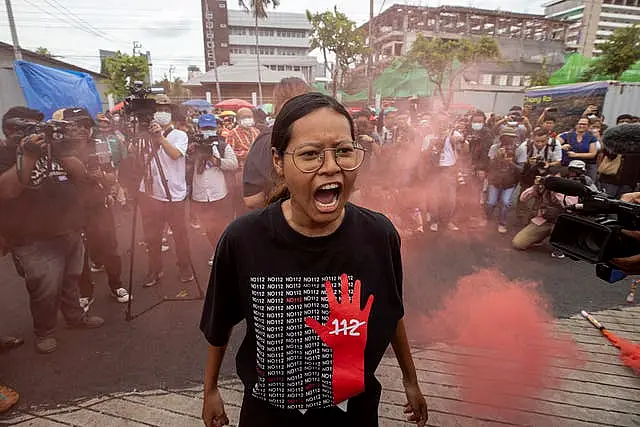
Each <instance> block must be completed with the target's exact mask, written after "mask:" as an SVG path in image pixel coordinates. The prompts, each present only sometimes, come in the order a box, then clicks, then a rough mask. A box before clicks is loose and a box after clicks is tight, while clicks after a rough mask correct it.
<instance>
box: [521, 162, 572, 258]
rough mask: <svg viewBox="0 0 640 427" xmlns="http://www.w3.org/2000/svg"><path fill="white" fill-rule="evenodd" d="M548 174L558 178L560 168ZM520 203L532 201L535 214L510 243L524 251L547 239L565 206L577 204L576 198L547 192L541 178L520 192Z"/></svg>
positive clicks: (555, 168) (551, 169) (557, 167)
mask: <svg viewBox="0 0 640 427" xmlns="http://www.w3.org/2000/svg"><path fill="white" fill-rule="evenodd" d="M548 173H549V176H560V167H559V166H552V167H550V168H549V171H548ZM520 201H522V202H523V203H527V202H529V201H533V202H534V206H535V212H536V215H535V216H534V217H533V218H532V219H531V222H530V223H529V224H528V225H527V226H526V227H524V228H523V229H522V230H520V232H519V233H518V234H516V236H515V237H514V238H513V241H512V244H513V247H514V248H515V249H518V250H521V251H524V250H527V249H529V248H530V247H531V246H533V245H535V244H537V243H541V242H543V241H544V240H545V239H546V238H547V237H549V236H550V235H551V232H552V231H553V227H554V225H555V222H556V220H557V219H558V216H559V215H560V214H561V213H562V212H564V208H565V207H566V206H569V205H573V204H575V203H577V202H578V198H577V197H573V196H565V195H564V194H560V193H555V192H552V191H550V190H547V189H546V188H545V187H544V179H543V177H541V176H537V177H535V181H534V184H533V185H532V186H531V187H528V188H527V189H526V190H524V191H523V192H522V194H521V195H520ZM557 255H559V253H558V254H557Z"/></svg>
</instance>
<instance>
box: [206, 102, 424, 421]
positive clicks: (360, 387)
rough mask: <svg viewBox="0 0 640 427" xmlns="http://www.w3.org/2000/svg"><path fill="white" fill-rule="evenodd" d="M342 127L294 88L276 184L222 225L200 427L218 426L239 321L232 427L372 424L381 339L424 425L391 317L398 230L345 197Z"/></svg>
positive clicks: (348, 152) (403, 344) (349, 170)
mask: <svg viewBox="0 0 640 427" xmlns="http://www.w3.org/2000/svg"><path fill="white" fill-rule="evenodd" d="M355 137H356V133H355V129H354V124H353V122H352V120H351V117H350V115H349V113H348V111H346V110H345V108H344V107H343V106H342V105H341V104H340V103H338V102H337V101H336V100H334V99H333V98H330V97H328V96H325V95H322V94H319V93H309V94H306V95H300V96H297V97H295V98H293V99H291V100H289V101H288V102H287V103H286V104H285V105H284V106H283V107H282V109H281V110H280V112H279V114H278V117H277V119H276V122H275V124H274V126H273V134H272V147H273V150H272V162H273V167H274V168H275V171H276V173H277V175H278V177H279V178H280V179H281V180H283V185H282V186H280V187H279V188H280V189H281V191H282V192H281V193H280V194H278V195H275V196H274V197H273V201H272V203H271V204H269V205H268V206H267V207H266V208H264V209H261V210H256V211H254V212H252V213H250V214H248V215H245V216H244V217H241V218H239V219H237V220H236V221H234V222H233V223H232V224H231V225H230V226H229V227H228V228H227V230H226V231H225V232H224V234H223V236H222V238H221V239H220V242H219V244H218V247H217V250H216V255H215V259H214V266H213V272H212V274H211V280H210V283H209V289H208V292H207V297H206V300H205V306H204V309H203V313H202V321H201V324H200V327H201V329H202V331H203V333H204V335H205V337H206V338H207V340H208V342H209V348H208V355H207V364H206V370H205V388H204V406H203V412H202V416H203V419H204V422H205V424H206V425H207V426H220V425H225V424H228V422H229V420H228V417H227V415H226V413H225V408H224V403H223V401H222V398H221V395H220V391H219V390H218V387H217V386H218V377H219V374H220V368H221V364H222V360H223V357H224V354H225V350H226V346H227V343H228V340H229V336H230V334H231V331H232V329H233V327H234V325H236V324H237V323H239V322H240V321H241V320H243V319H246V325H247V326H246V328H247V331H246V335H245V338H244V342H243V344H242V346H241V347H240V350H239V354H238V358H237V360H238V364H237V367H238V375H239V376H240V378H241V379H242V381H243V384H244V388H245V393H244V398H243V402H242V409H241V411H240V421H239V426H240V427H253V426H282V427H293V426H296V427H297V426H302V425H304V426H309V427H316V426H317V427H319V426H323V427H324V426H328V425H331V426H335V427H342V426H344V427H347V426H349V427H351V426H361V427H372V426H377V425H378V404H379V400H380V393H381V386H380V383H379V382H378V381H377V380H376V378H375V375H374V373H375V370H376V368H377V367H378V364H379V363H380V360H381V359H382V357H383V355H384V352H385V350H386V349H387V347H388V346H389V343H391V344H392V346H393V349H394V351H395V353H396V356H397V358H398V362H399V364H400V368H401V370H402V374H403V384H404V386H405V390H406V395H407V398H408V404H407V406H406V408H405V413H407V414H408V417H409V420H410V421H413V422H416V423H417V424H418V426H421V427H422V426H424V425H425V423H426V421H427V404H426V401H425V399H424V397H423V395H422V393H421V391H420V388H419V385H418V381H417V377H416V371H415V367H414V364H413V361H412V358H411V353H410V350H409V344H408V341H407V336H406V332H405V327H404V323H403V316H404V309H403V302H402V260H401V255H400V238H399V236H398V233H397V231H396V229H395V228H394V226H393V224H392V223H391V222H390V221H389V220H388V219H387V218H386V217H384V216H383V215H381V214H379V213H376V212H373V211H370V210H368V209H364V208H360V207H358V206H355V205H353V204H350V203H348V199H349V193H350V191H351V189H352V188H353V185H354V183H355V181H356V176H357V174H358V168H359V167H360V166H361V164H362V161H363V160H364V150H363V149H362V147H360V146H359V145H357V144H356V143H355V142H354V139H355ZM325 319H328V320H326V322H327V323H326V324H322V323H320V322H324V321H325ZM326 346H328V347H330V348H331V351H327V350H326Z"/></svg>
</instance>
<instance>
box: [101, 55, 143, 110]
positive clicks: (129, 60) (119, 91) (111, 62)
mask: <svg viewBox="0 0 640 427" xmlns="http://www.w3.org/2000/svg"><path fill="white" fill-rule="evenodd" d="M104 69H105V72H106V74H107V75H108V76H109V85H108V89H107V93H111V94H113V95H114V96H115V97H116V98H118V99H123V98H125V97H126V96H127V95H129V90H128V89H127V87H126V86H127V77H129V78H130V79H131V80H130V82H131V83H133V82H134V81H136V80H141V81H145V80H146V79H147V75H148V73H149V64H148V63H147V57H146V56H131V55H127V54H126V53H122V52H120V51H118V52H117V53H116V54H115V55H114V56H111V57H109V58H107V59H105V61H104Z"/></svg>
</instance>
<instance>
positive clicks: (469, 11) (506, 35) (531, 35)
mask: <svg viewBox="0 0 640 427" xmlns="http://www.w3.org/2000/svg"><path fill="white" fill-rule="evenodd" d="M368 25H369V24H368V23H366V24H364V25H363V27H362V28H363V29H365V31H366V30H367V29H368ZM566 27H567V24H566V23H564V22H563V21H560V20H554V19H546V18H545V17H544V16H542V15H534V14H525V13H513V12H506V11H499V10H484V9H477V8H469V7H457V6H441V7H424V6H407V5H399V4H395V5H393V6H391V7H390V8H388V9H387V10H385V11H384V12H383V13H381V14H380V15H378V16H376V17H375V18H374V21H373V37H374V39H373V46H374V67H375V70H374V73H376V72H380V71H381V69H382V68H384V66H386V65H387V64H388V63H389V62H391V61H392V60H393V58H395V57H399V56H402V55H404V54H405V53H407V52H408V51H409V50H410V49H411V46H412V44H413V42H414V41H415V40H416V37H417V35H418V34H423V35H424V36H426V37H429V38H431V37H439V38H442V39H448V40H457V39H462V38H479V37H482V36H489V37H494V38H495V39H496V41H497V42H498V45H499V47H500V52H501V54H502V60H501V61H499V62H489V63H485V64H479V66H478V67H476V68H475V69H474V70H473V72H472V73H468V74H469V75H468V76H467V77H466V80H467V81H471V82H473V83H474V84H479V85H485V86H515V87H521V86H526V85H528V82H529V81H530V77H531V76H532V75H533V74H535V73H536V72H538V71H539V70H540V68H541V64H542V63H543V62H545V63H546V64H547V66H548V67H549V68H550V69H551V70H554V69H557V68H559V67H560V66H562V64H563V63H564V56H565V55H564V54H565V32H566ZM362 67H364V64H363V65H362Z"/></svg>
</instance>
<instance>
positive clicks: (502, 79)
mask: <svg viewBox="0 0 640 427" xmlns="http://www.w3.org/2000/svg"><path fill="white" fill-rule="evenodd" d="M508 80H509V76H507V75H506V74H502V75H499V76H497V79H496V83H497V85H498V86H506V85H507V81H508Z"/></svg>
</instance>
